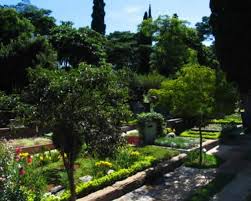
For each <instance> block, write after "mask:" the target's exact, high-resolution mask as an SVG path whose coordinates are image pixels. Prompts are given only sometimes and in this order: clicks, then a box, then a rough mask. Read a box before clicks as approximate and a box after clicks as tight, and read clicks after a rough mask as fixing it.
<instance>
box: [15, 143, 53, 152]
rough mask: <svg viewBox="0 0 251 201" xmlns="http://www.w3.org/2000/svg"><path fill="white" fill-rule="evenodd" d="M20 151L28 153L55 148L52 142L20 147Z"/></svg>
mask: <svg viewBox="0 0 251 201" xmlns="http://www.w3.org/2000/svg"><path fill="white" fill-rule="evenodd" d="M20 148H21V150H22V152H27V153H29V154H36V153H40V152H43V151H50V150H52V149H55V147H54V145H53V144H43V145H35V146H29V147H20Z"/></svg>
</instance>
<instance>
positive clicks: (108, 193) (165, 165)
mask: <svg viewBox="0 0 251 201" xmlns="http://www.w3.org/2000/svg"><path fill="white" fill-rule="evenodd" d="M218 144H219V140H212V141H209V142H205V143H203V148H205V149H207V150H209V149H211V148H213V147H215V146H217V145H218ZM196 149H198V148H194V149H191V150H190V151H193V150H196ZM186 157H187V154H185V153H182V154H179V155H178V156H175V157H173V158H171V159H170V160H167V161H164V162H161V163H159V164H157V165H156V166H155V167H151V168H148V169H146V170H144V171H141V172H138V173H136V174H135V175H133V176H131V177H128V178H127V179H125V180H122V181H118V182H116V183H115V184H113V185H111V186H109V187H106V188H104V189H102V190H99V191H96V192H94V193H91V194H89V195H87V196H85V197H83V198H80V199H78V200H77V201H111V200H114V199H117V198H119V197H121V196H123V195H125V194H126V193H129V192H131V191H133V190H135V189H137V188H139V187H141V186H143V185H144V184H145V183H146V182H147V181H150V180H152V179H153V178H156V177H158V176H160V175H163V174H166V173H168V172H171V171H173V170H175V169H176V168H178V167H179V166H181V165H182V164H183V161H184V159H185V158H186Z"/></svg>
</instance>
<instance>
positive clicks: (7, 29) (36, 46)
mask: <svg viewBox="0 0 251 201" xmlns="http://www.w3.org/2000/svg"><path fill="white" fill-rule="evenodd" d="M0 24H1V31H0V90H4V91H7V92H11V91H13V90H14V89H17V90H19V89H22V88H23V87H24V86H25V85H26V84H27V81H28V80H27V68H28V67H31V68H36V67H37V66H43V67H45V68H53V67H54V66H55V62H56V54H55V52H54V50H53V49H52V47H51V45H50V44H49V42H48V40H47V39H46V38H45V37H42V36H38V37H34V36H32V35H33V31H34V27H33V25H32V24H31V23H30V22H29V20H27V19H25V18H24V17H22V16H20V15H19V14H18V13H17V12H16V11H15V10H13V9H5V8H3V9H0Z"/></svg>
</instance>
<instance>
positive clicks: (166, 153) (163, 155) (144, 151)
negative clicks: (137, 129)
mask: <svg viewBox="0 0 251 201" xmlns="http://www.w3.org/2000/svg"><path fill="white" fill-rule="evenodd" d="M134 150H136V151H138V152H139V153H140V154H141V155H144V156H152V157H154V158H156V160H157V161H162V160H164V159H170V158H172V157H173V156H176V155H178V154H179V152H178V151H176V150H171V149H167V148H163V147H159V146H154V145H149V146H145V147H137V148H136V147H135V148H134Z"/></svg>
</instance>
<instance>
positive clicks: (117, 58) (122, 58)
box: [106, 31, 139, 71]
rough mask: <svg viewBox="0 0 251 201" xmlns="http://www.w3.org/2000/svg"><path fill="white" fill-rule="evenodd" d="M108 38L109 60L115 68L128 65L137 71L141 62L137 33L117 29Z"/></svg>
mask: <svg viewBox="0 0 251 201" xmlns="http://www.w3.org/2000/svg"><path fill="white" fill-rule="evenodd" d="M107 40H108V42H107V46H106V51H107V61H108V62H109V63H111V64H112V65H113V68H114V69H121V68H124V67H127V68H129V69H131V70H134V71H136V69H137V66H138V63H139V61H138V46H137V36H136V34H134V33H131V32H119V31H115V32H113V33H110V34H109V35H108V36H107Z"/></svg>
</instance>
